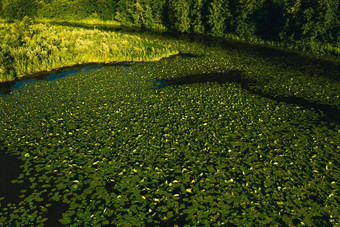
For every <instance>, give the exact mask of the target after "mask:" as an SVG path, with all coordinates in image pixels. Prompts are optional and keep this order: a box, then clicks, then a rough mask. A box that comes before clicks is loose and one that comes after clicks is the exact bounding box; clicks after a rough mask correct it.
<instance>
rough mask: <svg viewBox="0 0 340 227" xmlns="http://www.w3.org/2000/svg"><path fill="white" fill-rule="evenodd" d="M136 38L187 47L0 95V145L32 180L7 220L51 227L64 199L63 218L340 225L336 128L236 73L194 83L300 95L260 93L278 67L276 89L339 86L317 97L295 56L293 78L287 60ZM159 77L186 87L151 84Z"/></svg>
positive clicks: (310, 95)
mask: <svg viewBox="0 0 340 227" xmlns="http://www.w3.org/2000/svg"><path fill="white" fill-rule="evenodd" d="M140 36H141V38H142V39H144V38H146V37H148V38H149V39H150V40H151V41H152V42H156V43H159V44H160V45H168V44H171V46H173V47H174V48H176V49H177V50H179V51H180V52H181V53H182V54H181V55H176V56H173V57H170V58H166V59H162V60H161V61H157V62H148V63H131V64H124V65H121V66H113V67H103V68H102V69H98V70H94V71H91V72H83V73H79V74H77V75H75V76H73V77H65V78H62V79H60V80H57V81H51V82H46V81H42V82H40V83H35V84H27V85H25V86H24V87H23V88H22V89H21V90H18V91H15V92H13V93H12V94H11V95H8V96H1V97H0V106H1V108H0V118H1V119H2V121H1V122H0V132H1V134H0V141H1V142H0V148H3V149H2V150H6V152H7V153H8V154H12V155H17V156H18V158H19V159H20V160H22V161H23V162H24V164H23V166H22V173H21V174H20V175H19V177H18V179H16V180H14V181H13V183H14V184H17V185H25V184H26V185H27V186H28V187H27V188H26V189H23V190H22V191H21V192H20V195H19V196H20V197H19V198H18V201H11V200H9V199H8V198H7V197H6V196H3V197H4V198H2V199H0V223H1V224H3V225H5V226H6V225H9V224H12V223H16V224H17V225H19V226H20V225H30V224H31V225H36V226H38V225H41V226H42V225H44V224H45V225H46V226H50V225H51V223H49V221H50V218H51V217H50V216H49V212H50V210H53V209H58V208H59V206H60V207H64V209H59V212H60V215H59V218H60V222H61V223H62V224H63V225H70V226H76V225H77V226H78V225H90V224H93V225H110V224H112V225H128V224H129V225H148V224H151V225H152V224H153V225H166V224H167V225H174V224H178V225H184V224H188V225H209V224H215V225H228V224H229V225H232V224H234V225H246V224H253V225H311V226H313V225H315V226H327V225H336V224H338V220H339V214H338V207H339V202H338V199H337V193H338V190H339V187H338V180H339V165H338V158H337V157H338V156H339V141H340V133H339V132H340V127H339V125H336V124H333V125H330V124H328V123H326V122H323V121H322V120H321V119H320V117H322V113H319V112H318V111H317V110H313V109H307V108H303V107H301V106H298V105H293V104H287V103H284V102H277V101H274V100H271V99H268V98H265V97H261V96H260V95H257V94H252V93H251V90H249V91H248V90H246V89H244V88H242V86H241V85H240V84H238V81H239V80H238V79H235V80H234V82H231V83H230V82H223V83H222V82H221V83H217V82H218V81H217V80H215V81H217V82H213V80H212V81H210V82H205V83H202V81H203V79H202V81H201V83H191V81H190V80H189V79H190V78H192V75H197V74H203V75H221V76H230V77H236V76H239V77H244V78H245V79H248V80H249V81H254V88H258V89H260V90H262V91H263V92H264V93H266V92H267V93H268V94H272V95H273V96H274V95H277V96H280V95H281V96H291V95H295V96H299V94H294V92H292V91H289V90H288V89H287V90H288V92H284V91H286V90H284V89H277V90H274V89H266V87H265V86H272V87H274V86H275V82H277V78H276V77H275V76H274V75H275V73H276V72H277V71H278V69H280V70H281V71H279V72H281V74H280V77H281V78H282V82H281V83H285V84H289V85H290V86H291V88H292V89H295V87H300V88H303V89H304V90H305V92H304V93H303V95H304V96H306V97H305V98H306V99H308V100H312V101H314V102H317V103H325V104H327V103H328V104H329V105H338V102H339V100H338V99H337V98H334V96H336V95H339V90H336V89H333V90H332V89H327V91H323V93H322V94H316V93H317V92H315V91H318V93H320V92H321V91H322V90H323V89H322V88H321V87H320V86H316V84H317V83H316V82H315V83H314V82H312V83H311V84H309V85H308V84H306V83H301V81H302V80H306V81H308V78H310V75H311V74H312V73H317V75H321V74H323V70H324V69H323V68H322V67H321V66H319V67H318V66H315V65H314V66H310V68H308V67H307V65H308V62H306V64H305V63H304V62H301V63H300V64H299V67H296V68H294V70H295V72H296V73H295V74H294V75H292V74H291V73H290V72H292V71H293V68H288V66H289V65H290V64H289V63H287V62H285V61H288V59H289V58H288V57H287V56H286V57H287V59H285V57H284V56H280V57H281V58H280V59H279V60H278V59H275V58H274V57H273V56H270V58H267V57H265V56H262V57H261V54H257V53H255V52H256V51H255V52H251V51H250V50H242V49H237V48H233V47H224V49H223V48H221V47H217V46H209V45H210V44H209V43H208V44H204V43H203V44H202V43H200V42H192V41H190V42H189V41H185V40H176V39H170V38H162V37H156V36H152V35H150V34H148V35H146V34H140ZM278 58H279V57H278ZM274 63H275V64H274ZM285 67H287V70H286V71H285V70H284V69H285ZM313 67H315V68H313ZM314 69H318V70H319V71H320V72H317V70H314ZM334 72H336V71H334ZM255 75H257V77H255ZM262 76H263V77H262ZM291 77H293V78H294V79H293V80H285V78H286V79H287V78H291ZM154 78H157V79H165V80H166V81H169V80H174V79H177V80H179V79H181V80H182V83H181V84H177V85H172V86H167V87H165V88H162V89H158V88H157V84H156V85H155V81H154V80H153V79H154ZM261 78H263V79H262V80H261ZM314 78H315V80H317V79H318V78H319V79H320V80H322V81H323V82H324V85H325V86H327V87H329V88H330V87H333V86H334V88H336V86H339V85H338V84H337V83H333V79H331V78H328V77H318V76H315V77H314ZM255 79H257V83H255V82H256V80H255ZM207 81H208V80H207ZM221 81H223V80H221ZM261 81H262V82H263V84H262V86H261ZM264 82H266V83H264ZM335 82H336V81H335ZM249 86H251V83H250V84H249ZM277 86H278V85H277ZM293 91H294V90H293ZM295 93H296V92H295ZM327 96H330V97H332V98H330V99H327V98H326V97H327ZM0 197H1V195H0Z"/></svg>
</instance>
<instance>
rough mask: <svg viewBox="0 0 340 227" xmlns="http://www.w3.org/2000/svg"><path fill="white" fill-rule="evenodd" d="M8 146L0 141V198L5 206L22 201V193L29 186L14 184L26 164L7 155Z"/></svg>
mask: <svg viewBox="0 0 340 227" xmlns="http://www.w3.org/2000/svg"><path fill="white" fill-rule="evenodd" d="M7 150H8V148H7V146H6V145H5V144H4V143H3V142H2V141H0V197H4V200H2V201H1V203H3V204H7V203H15V202H19V201H20V198H19V196H20V191H21V190H23V189H25V188H26V186H27V185H24V184H18V183H12V182H11V181H12V180H16V179H17V178H18V177H19V175H20V174H21V173H22V169H21V168H20V167H21V166H22V165H23V164H24V163H23V162H22V161H21V160H20V159H18V157H16V156H14V155H9V154H8V153H7Z"/></svg>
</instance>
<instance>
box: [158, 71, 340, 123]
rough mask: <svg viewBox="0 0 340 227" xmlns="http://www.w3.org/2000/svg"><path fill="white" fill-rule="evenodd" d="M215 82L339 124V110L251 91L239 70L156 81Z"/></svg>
mask: <svg viewBox="0 0 340 227" xmlns="http://www.w3.org/2000/svg"><path fill="white" fill-rule="evenodd" d="M208 82H217V83H219V84H224V83H237V84H240V85H241V87H242V88H243V89H245V90H247V91H248V92H250V93H252V94H256V95H259V96H261V97H263V98H268V99H271V100H274V101H277V102H284V103H287V104H295V105H298V106H301V107H303V108H305V109H314V110H316V111H318V112H320V113H323V114H324V115H325V116H324V117H322V118H320V120H321V121H325V122H328V123H334V124H336V125H339V124H340V110H339V109H337V108H335V107H333V106H331V105H325V104H319V103H315V102H311V101H308V100H306V99H304V98H300V97H276V96H272V95H269V94H265V93H263V92H261V91H258V90H254V89H252V88H251V87H250V86H249V85H250V84H251V83H252V82H251V81H250V80H248V79H246V78H245V77H244V75H243V72H242V71H240V70H232V71H229V72H225V73H211V74H197V75H190V76H187V77H184V78H176V79H170V80H157V83H158V85H159V88H164V87H166V86H177V85H184V84H194V83H208Z"/></svg>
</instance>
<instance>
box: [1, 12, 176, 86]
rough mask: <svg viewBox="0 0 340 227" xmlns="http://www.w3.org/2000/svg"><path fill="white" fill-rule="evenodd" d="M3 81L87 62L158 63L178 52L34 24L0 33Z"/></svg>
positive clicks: (144, 41) (104, 34)
mask: <svg viewBox="0 0 340 227" xmlns="http://www.w3.org/2000/svg"><path fill="white" fill-rule="evenodd" d="M0 40H2V41H1V43H0V82H3V81H9V80H14V79H15V78H20V77H23V76H26V75H29V74H32V73H36V72H40V71H49V70H51V69H55V68H60V67H64V66H70V65H76V64H83V63H92V62H99V63H109V62H122V61H155V60H159V59H161V58H163V57H168V56H170V55H173V54H177V53H178V52H177V51H176V50H175V49H173V48H171V47H169V46H163V45H159V44H157V43H152V42H150V41H149V40H147V39H141V38H139V37H138V36H135V35H124V34H121V33H118V32H104V31H99V30H96V29H94V30H85V29H80V28H69V27H64V26H49V25H43V24H32V22H30V21H29V19H28V18H25V19H24V20H23V21H22V22H17V23H15V24H12V25H8V26H7V28H5V29H2V30H0Z"/></svg>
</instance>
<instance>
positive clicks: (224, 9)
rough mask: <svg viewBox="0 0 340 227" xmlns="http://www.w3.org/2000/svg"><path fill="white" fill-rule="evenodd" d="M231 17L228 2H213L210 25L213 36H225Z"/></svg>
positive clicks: (221, 0) (222, 0)
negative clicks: (227, 22) (228, 19)
mask: <svg viewBox="0 0 340 227" xmlns="http://www.w3.org/2000/svg"><path fill="white" fill-rule="evenodd" d="M230 16H231V14H230V12H229V6H228V0H213V1H212V2H211V4H210V7H209V16H208V23H209V26H210V28H211V29H210V33H211V34H212V35H213V36H223V35H224V34H225V29H226V23H225V22H226V20H227V18H229V17H230Z"/></svg>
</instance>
